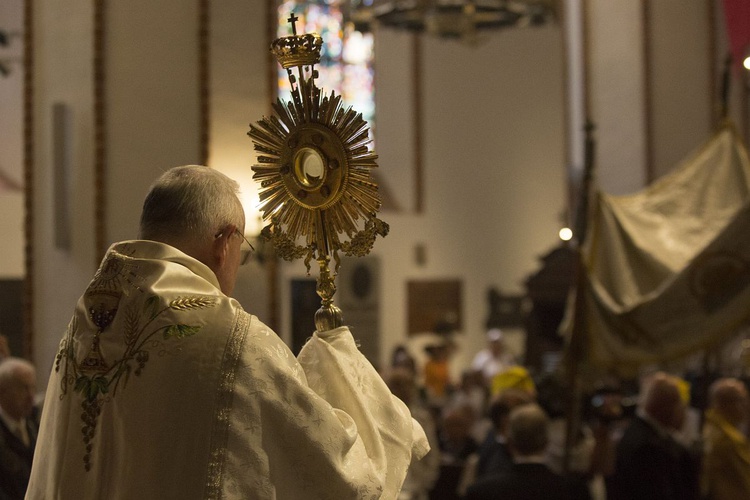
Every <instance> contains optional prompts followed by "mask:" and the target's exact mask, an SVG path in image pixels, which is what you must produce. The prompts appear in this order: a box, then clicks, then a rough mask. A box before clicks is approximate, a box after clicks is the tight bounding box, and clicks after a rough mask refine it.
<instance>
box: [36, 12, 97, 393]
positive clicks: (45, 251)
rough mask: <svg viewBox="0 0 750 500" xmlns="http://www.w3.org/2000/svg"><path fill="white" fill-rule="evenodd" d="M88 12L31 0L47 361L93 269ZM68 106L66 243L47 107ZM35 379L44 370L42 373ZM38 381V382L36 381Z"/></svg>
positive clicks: (40, 353)
mask: <svg viewBox="0 0 750 500" xmlns="http://www.w3.org/2000/svg"><path fill="white" fill-rule="evenodd" d="M92 23H93V12H92V4H91V3H90V2H71V3H68V2H66V3H64V4H63V3H60V2H56V1H47V0H41V1H36V2H34V69H33V71H34V96H33V99H34V123H35V130H34V146H35V147H34V161H35V172H34V182H35V185H34V220H35V222H34V246H33V250H34V253H33V261H34V284H33V290H34V296H33V302H34V313H35V314H34V324H33V328H34V330H33V333H34V338H33V351H34V361H35V362H36V364H37V366H38V367H39V370H40V373H41V374H44V373H46V372H47V371H48V370H49V368H50V367H51V365H52V360H53V359H54V354H55V351H56V349H57V343H58V341H59V339H60V337H61V336H62V334H63V333H64V330H65V327H66V325H67V323H68V320H69V319H70V315H71V313H72V310H73V307H74V305H75V300H76V298H77V296H78V295H79V294H80V292H81V290H82V289H83V288H84V287H85V285H86V283H87V282H88V280H89V279H90V277H91V274H92V273H93V271H94V269H95V252H94V236H93V224H94V223H93V182H92V175H93V83H92V82H93V73H92V67H91V61H92V59H93V52H92V47H93V41H92V40H93V38H92V37H93V24H92ZM55 104H62V105H64V106H65V108H66V109H67V111H68V118H69V119H68V121H67V124H68V125H67V130H66V132H65V135H66V137H67V139H66V140H67V143H68V146H69V150H70V165H71V166H72V168H71V170H70V172H69V174H68V176H67V179H66V180H67V183H68V185H67V187H66V189H68V199H69V200H70V206H69V208H68V213H67V214H66V215H67V216H68V217H69V219H70V221H71V224H70V235H69V236H70V246H69V247H68V248H60V247H58V246H56V244H55V239H54V237H53V235H54V229H55V226H56V225H58V221H56V219H55V217H56V215H57V210H56V209H55V205H54V201H55V199H54V195H53V187H54V186H53V179H54V172H53V164H54V159H53V156H52V133H53V121H52V108H53V106H54V105H55ZM40 379H41V380H40V381H43V377H41V376H40ZM40 385H41V386H43V385H44V384H43V383H40Z"/></svg>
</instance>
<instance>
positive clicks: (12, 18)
mask: <svg viewBox="0 0 750 500" xmlns="http://www.w3.org/2000/svg"><path fill="white" fill-rule="evenodd" d="M0 20H2V21H0V29H3V31H5V32H7V33H11V35H10V36H9V40H8V45H7V46H4V47H0V59H3V60H4V61H5V60H8V61H10V62H5V66H6V69H7V71H8V74H5V75H2V76H0V109H2V110H3V112H2V113H0V151H2V157H0V171H2V174H3V176H7V178H8V181H10V182H12V183H13V184H14V185H15V186H17V188H16V187H14V188H11V187H10V186H4V182H3V180H2V179H0V234H1V235H4V237H3V238H0V255H2V259H0V279H3V280H6V279H13V280H17V279H22V278H23V275H24V263H23V211H24V210H23V203H24V196H23V190H22V189H23V188H22V185H23V107H22V106H19V105H18V104H19V102H21V101H22V100H23V82H24V69H23V65H22V64H21V59H22V58H23V34H22V33H23V2H22V1H21V0H6V1H4V2H2V3H0ZM6 333H7V332H6Z"/></svg>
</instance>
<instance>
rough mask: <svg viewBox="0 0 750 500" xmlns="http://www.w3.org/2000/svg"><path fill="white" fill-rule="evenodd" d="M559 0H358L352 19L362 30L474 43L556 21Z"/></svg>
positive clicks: (358, 28)
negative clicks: (377, 27)
mask: <svg viewBox="0 0 750 500" xmlns="http://www.w3.org/2000/svg"><path fill="white" fill-rule="evenodd" d="M558 1H559V0H358V1H357V2H355V5H354V7H353V9H352V12H351V20H352V21H353V22H354V24H355V27H356V28H357V30H359V31H369V30H371V29H372V27H373V26H374V25H375V24H380V25H383V26H388V27H392V28H397V29H404V30H408V31H413V32H417V33H427V34H429V35H433V36H436V37H440V38H455V39H460V40H462V41H469V42H472V41H476V39H477V37H478V35H479V34H481V33H483V32H488V31H491V30H498V29H503V28H520V27H526V26H540V25H543V24H546V23H548V22H550V21H552V20H553V19H554V17H555V13H556V11H557V8H556V4H557V2H558Z"/></svg>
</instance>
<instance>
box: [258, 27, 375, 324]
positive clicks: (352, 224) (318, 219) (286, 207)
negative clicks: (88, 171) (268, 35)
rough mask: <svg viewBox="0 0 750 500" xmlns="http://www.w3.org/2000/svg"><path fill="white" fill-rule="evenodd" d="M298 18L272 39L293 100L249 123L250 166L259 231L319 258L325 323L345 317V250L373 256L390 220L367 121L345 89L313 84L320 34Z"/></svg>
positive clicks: (283, 251)
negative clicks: (339, 298)
mask: <svg viewBox="0 0 750 500" xmlns="http://www.w3.org/2000/svg"><path fill="white" fill-rule="evenodd" d="M296 19H297V18H296V17H295V16H294V14H292V15H291V17H290V18H289V21H290V23H291V24H292V33H293V35H292V36H288V37H283V38H279V39H277V40H275V41H274V42H273V44H272V46H271V50H272V52H273V53H274V54H275V55H276V58H277V59H278V61H279V63H280V64H281V65H282V66H283V67H284V68H285V69H286V70H287V73H288V76H289V82H290V83H291V85H292V92H291V94H292V101H291V102H285V101H282V100H281V99H277V101H276V103H274V104H273V110H274V114H273V115H272V116H270V117H263V118H262V119H261V120H260V121H258V122H257V123H256V124H255V125H251V126H250V132H248V135H249V136H250V137H251V138H252V139H253V143H254V146H255V150H256V151H257V152H258V153H259V156H258V164H257V165H254V166H253V167H252V169H253V171H254V172H255V174H254V175H253V179H256V180H258V181H259V182H260V185H261V189H260V192H259V198H260V209H261V211H262V212H263V219H264V220H265V221H269V220H270V223H269V224H268V225H266V226H265V227H264V228H263V231H262V233H261V234H262V236H263V237H264V238H265V239H267V240H270V241H271V242H272V243H273V245H274V247H275V249H276V252H277V253H278V254H279V255H280V256H281V257H282V258H284V259H285V260H294V259H299V258H304V259H305V265H306V266H307V269H308V272H309V270H310V260H312V259H313V258H314V259H316V260H317V261H318V262H319V264H320V276H319V278H318V294H319V295H320V297H321V299H322V300H323V307H322V309H321V310H319V311H318V314H316V326H317V327H318V329H319V330H322V329H330V328H334V327H336V326H340V324H341V317H340V316H341V315H340V311H338V309H337V308H336V307H335V306H333V304H332V298H333V294H334V293H335V291H336V287H335V284H334V277H335V273H336V271H337V270H338V265H339V262H340V257H339V252H343V253H344V255H350V256H358V257H361V256H364V255H367V254H368V253H369V252H370V250H372V246H373V244H374V242H375V238H376V236H377V235H380V236H385V235H387V234H388V224H386V223H385V222H383V221H381V220H379V219H378V218H377V217H375V214H376V213H377V212H378V211H379V210H380V196H379V194H378V185H377V183H376V182H375V181H374V179H373V178H372V175H371V169H373V168H376V167H377V162H376V160H377V155H376V154H374V153H373V152H371V151H370V149H369V147H368V146H369V144H370V142H371V141H370V138H369V127H368V125H367V122H366V121H365V120H364V119H363V118H362V114H361V113H358V112H356V111H355V110H353V109H352V108H351V107H348V108H346V107H345V106H344V104H343V102H342V99H341V96H340V95H336V93H335V92H333V91H332V92H331V93H330V95H326V94H324V93H323V92H322V91H321V90H320V89H319V88H318V87H317V86H316V85H315V78H317V76H318V73H317V70H315V69H314V65H315V64H316V63H318V62H319V61H320V48H321V45H322V40H321V38H320V36H318V35H317V34H314V33H313V34H305V35H297V34H296V28H295V25H294V23H295V21H296ZM295 67H296V68H297V73H298V76H297V75H294V73H293V71H292V68H295ZM360 224H361V226H360ZM360 227H362V228H361V229H360ZM299 240H303V241H302V244H300V243H299V242H298V241H299ZM331 257H333V259H334V261H335V262H336V268H335V269H334V272H333V275H332V274H331V272H330V269H329V263H330V259H331ZM323 310H325V311H323ZM319 317H320V318H319ZM318 319H321V320H322V321H323V322H322V323H320V324H318Z"/></svg>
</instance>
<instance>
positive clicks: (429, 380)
mask: <svg viewBox="0 0 750 500" xmlns="http://www.w3.org/2000/svg"><path fill="white" fill-rule="evenodd" d="M425 352H426V353H427V362H426V363H425V365H424V385H425V389H426V391H427V398H428V400H429V401H430V404H431V405H433V406H443V405H445V403H446V401H447V397H448V392H449V391H450V389H451V380H450V366H449V364H448V363H449V357H450V346H449V345H448V344H447V343H439V344H431V345H429V346H427V347H425Z"/></svg>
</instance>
